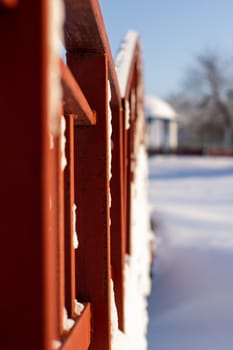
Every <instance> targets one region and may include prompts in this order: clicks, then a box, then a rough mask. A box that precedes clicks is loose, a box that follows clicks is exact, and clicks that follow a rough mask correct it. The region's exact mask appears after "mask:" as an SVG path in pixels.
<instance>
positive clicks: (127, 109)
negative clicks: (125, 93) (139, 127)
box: [125, 100, 130, 130]
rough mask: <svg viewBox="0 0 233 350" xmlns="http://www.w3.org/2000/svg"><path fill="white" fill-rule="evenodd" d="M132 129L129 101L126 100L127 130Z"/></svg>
mask: <svg viewBox="0 0 233 350" xmlns="http://www.w3.org/2000/svg"><path fill="white" fill-rule="evenodd" d="M129 128H130V105H129V101H127V100H125V129H126V130H128V129H129Z"/></svg>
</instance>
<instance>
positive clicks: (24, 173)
mask: <svg viewBox="0 0 233 350" xmlns="http://www.w3.org/2000/svg"><path fill="white" fill-rule="evenodd" d="M45 3H46V1H44V0H43V1H42V0H41V1H38V0H37V1H33V2H31V1H20V6H18V7H17V8H16V9H14V10H13V11H6V10H5V9H2V8H1V9H0V42H1V55H0V77H1V79H0V96H1V98H0V111H1V131H2V133H1V147H0V158H1V164H2V168H1V172H0V193H1V196H0V197H1V200H0V210H1V244H0V276H1V288H0V293H1V298H0V328H1V348H2V349H17V348H19V347H23V349H24V350H29V349H30V350H31V349H34V350H42V349H43V350H45V349H46V350H48V349H50V348H51V341H52V339H53V338H54V337H55V313H56V312H55V303H56V298H55V295H56V290H55V260H56V259H55V249H56V242H55V235H54V229H53V227H54V222H55V221H54V217H53V213H52V212H51V211H50V210H49V198H51V200H52V201H53V200H54V197H55V191H54V184H53V183H52V182H51V181H50V179H51V178H52V177H53V175H54V173H53V169H52V168H51V165H49V164H53V155H52V154H51V153H50V152H49V135H48V132H47V125H48V124H47V123H48V120H47V119H48V108H47V107H48V105H47V102H48V101H47V99H48V95H47V90H46V85H47V77H48V76H47V74H48V71H47V68H48V66H47V61H46V57H47V54H46V45H45V43H46V35H47V33H46V23H47V16H48V14H47V13H46V11H45ZM25 333H26V337H25Z"/></svg>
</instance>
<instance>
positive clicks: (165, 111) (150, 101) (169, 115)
mask: <svg viewBox="0 0 233 350" xmlns="http://www.w3.org/2000/svg"><path fill="white" fill-rule="evenodd" d="M145 105H146V106H145V107H146V115H147V117H151V118H161V119H169V120H172V119H174V120H175V119H176V117H177V114H176V111H175V110H174V109H173V108H172V107H171V106H170V105H169V104H168V103H167V102H166V101H164V100H161V99H160V98H158V97H155V96H146V101H145Z"/></svg>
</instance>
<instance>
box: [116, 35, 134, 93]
mask: <svg viewBox="0 0 233 350" xmlns="http://www.w3.org/2000/svg"><path fill="white" fill-rule="evenodd" d="M137 40H138V34H137V33H136V32H134V31H132V30H130V31H128V32H127V33H126V35H125V37H124V39H123V41H122V42H121V45H120V48H119V50H118V53H117V56H116V59H115V66H116V72H117V76H118V81H119V86H120V92H121V96H122V97H125V93H126V88H127V82H128V78H129V73H130V66H131V62H132V58H133V53H134V50H135V47H136V43H137Z"/></svg>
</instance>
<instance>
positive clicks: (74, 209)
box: [73, 204, 78, 249]
mask: <svg viewBox="0 0 233 350" xmlns="http://www.w3.org/2000/svg"><path fill="white" fill-rule="evenodd" d="M76 210H77V206H76V204H73V247H74V249H77V248H78V234H77V232H76V220H77V217H76Z"/></svg>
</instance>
